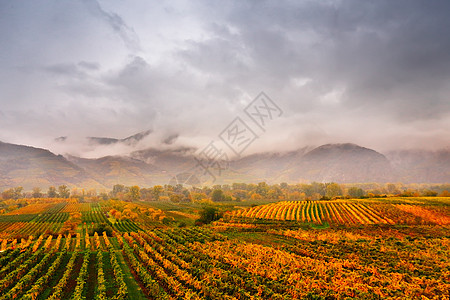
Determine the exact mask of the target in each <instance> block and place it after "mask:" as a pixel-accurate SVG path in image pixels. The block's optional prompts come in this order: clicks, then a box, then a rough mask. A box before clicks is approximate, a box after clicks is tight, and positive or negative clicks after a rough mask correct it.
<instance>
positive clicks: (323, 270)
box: [0, 200, 450, 300]
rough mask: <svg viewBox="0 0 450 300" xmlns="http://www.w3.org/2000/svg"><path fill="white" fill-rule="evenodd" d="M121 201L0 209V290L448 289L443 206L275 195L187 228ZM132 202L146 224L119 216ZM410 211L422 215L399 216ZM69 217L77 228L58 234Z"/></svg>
mask: <svg viewBox="0 0 450 300" xmlns="http://www.w3.org/2000/svg"><path fill="white" fill-rule="evenodd" d="M72 204H73V203H72ZM86 204H89V208H90V210H87V208H88V206H87V205H86ZM119 204H121V205H123V207H122V210H121V211H120V209H121V208H120V207H119V205H118V203H112V205H114V207H116V209H117V210H116V211H115V212H111V209H109V210H106V209H104V207H108V206H107V205H105V203H103V204H102V205H99V204H98V203H83V205H79V206H77V207H76V206H74V205H71V207H70V212H69V211H66V210H65V209H66V208H67V205H65V204H64V203H60V204H58V206H51V207H49V208H47V210H45V211H43V212H41V213H39V214H31V215H29V214H23V215H7V216H0V220H2V219H1V218H4V219H3V220H4V222H0V223H1V224H0V226H1V227H0V229H1V232H2V234H5V236H4V237H0V247H1V249H0V251H1V252H0V300H2V299H123V300H125V299H447V298H448V296H449V290H450V260H449V259H448V257H449V253H450V231H449V227H448V225H446V224H444V223H443V221H442V220H445V217H448V215H447V211H448V209H447V206H446V204H442V203H435V205H432V204H431V203H429V202H426V201H425V202H421V203H414V202H403V203H402V202H398V201H396V202H395V203H381V202H379V201H375V200H373V201H372V200H370V201H360V202H358V201H347V202H345V201H335V202H333V201H324V202H321V203H312V202H309V203H308V202H303V203H302V202H279V203H273V204H269V205H261V206H259V207H252V208H248V209H241V210H236V211H234V212H229V213H228V214H226V215H225V217H224V218H223V219H221V220H219V221H216V222H214V223H213V224H211V225H208V226H203V227H184V228H178V227H171V226H170V225H166V226H163V225H162V223H159V224H160V225H158V226H153V225H154V224H155V223H154V220H153V219H152V218H150V217H149V216H150V215H151V213H152V212H153V211H152V210H148V208H145V209H143V208H142V207H140V206H139V205H137V204H133V205H134V206H133V207H132V206H127V204H126V203H119ZM68 205H69V204H68ZM417 205H418V206H417ZM399 206H400V208H399ZM416 206H417V207H416ZM108 208H111V206H109V207H108ZM127 209H129V210H130V211H131V212H133V213H135V214H136V216H137V220H139V223H138V222H134V221H132V220H127V219H119V218H115V217H119V216H123V215H131V216H133V217H136V216H135V215H133V214H129V212H128V211H126V210H127ZM383 209H385V210H383ZM391 210H392V211H391ZM119 211H120V212H121V214H118V213H117V212H119ZM384 212H388V213H386V214H384ZM113 213H114V214H115V217H112V216H110V214H111V215H112V214H113ZM158 213H159V214H160V213H163V212H158ZM395 213H398V215H395ZM141 214H142V215H141ZM403 214H406V216H409V217H410V216H412V217H411V218H412V219H411V220H410V221H411V222H413V221H414V222H416V223H414V224H413V225H411V224H410V225H397V222H398V220H399V218H400V217H401V216H404V215H403ZM143 216H147V217H148V218H149V220H150V221H149V223H141V222H144V219H143V218H142V217H143ZM394 216H395V218H394ZM19 217H20V218H19ZM417 218H419V219H417ZM110 219H113V221H114V224H112V222H111V223H108V222H109V220H110ZM255 220H256V221H257V222H255ZM297 220H299V221H297ZM339 220H345V221H346V222H348V221H350V220H352V222H351V223H349V224H345V225H346V226H342V222H338V221H339ZM383 220H384V221H383ZM424 220H426V222H425V221H424ZM107 221H108V222H107ZM422 221H424V222H425V223H423V222H422ZM8 222H9V223H8ZM325 222H326V223H328V222H331V223H330V224H327V225H325V224H324V223H325ZM321 223H323V224H321ZM394 223H395V224H394ZM440 223H441V224H440ZM68 224H72V225H74V226H75V227H73V228H74V231H73V233H70V232H69V231H64V232H65V233H62V229H61V228H60V227H61V226H63V227H64V228H69V227H70V226H69V225H68ZM140 224H144V225H145V227H146V228H142V227H144V226H142V227H141V226H140ZM99 225H102V226H106V227H108V228H109V229H108V230H107V231H108V232H107V231H99V230H98V229H99V228H106V227H102V226H100V227H99ZM51 226H53V227H51ZM58 226H59V227H58ZM151 226H153V227H151ZM314 228H316V229H314ZM8 230H9V231H8Z"/></svg>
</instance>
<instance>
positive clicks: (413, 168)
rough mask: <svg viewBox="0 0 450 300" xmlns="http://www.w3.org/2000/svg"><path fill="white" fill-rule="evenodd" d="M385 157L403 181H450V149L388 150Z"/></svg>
mask: <svg viewBox="0 0 450 300" xmlns="http://www.w3.org/2000/svg"><path fill="white" fill-rule="evenodd" d="M386 157H387V158H388V159H389V161H390V162H391V164H392V166H393V167H394V168H395V169H396V170H397V171H398V173H399V175H400V177H401V178H402V182H404V183H427V182H450V150H449V149H441V150H438V151H423V150H402V151H390V152H388V153H387V154H386Z"/></svg>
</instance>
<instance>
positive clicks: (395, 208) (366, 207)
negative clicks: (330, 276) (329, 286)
mask: <svg viewBox="0 0 450 300" xmlns="http://www.w3.org/2000/svg"><path fill="white" fill-rule="evenodd" d="M437 207H438V209H437V208H436V206H429V205H409V204H390V203H383V202H373V201H367V202H362V201H358V202H355V201H282V202H276V203H271V204H268V205H260V206H256V207H251V208H248V209H243V210H234V211H232V212H230V213H229V214H227V216H228V217H230V218H243V219H262V220H264V219H267V220H280V221H298V222H310V223H316V224H323V223H328V224H339V225H350V226H351V225H368V224H391V225H394V224H411V225H412V224H437V225H448V224H450V214H449V213H450V210H449V209H448V206H445V207H441V206H437ZM439 208H440V209H439Z"/></svg>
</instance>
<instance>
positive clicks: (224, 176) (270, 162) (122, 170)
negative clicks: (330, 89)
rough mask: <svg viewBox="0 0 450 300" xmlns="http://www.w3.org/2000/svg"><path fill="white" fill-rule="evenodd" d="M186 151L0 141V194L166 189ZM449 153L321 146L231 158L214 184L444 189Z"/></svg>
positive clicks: (186, 161)
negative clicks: (16, 189)
mask: <svg viewBox="0 0 450 300" xmlns="http://www.w3.org/2000/svg"><path fill="white" fill-rule="evenodd" d="M197 152H198V151H196V149H194V148H188V147H182V148H175V149H156V148H148V149H144V150H138V151H132V152H131V153H129V154H128V155H115V156H104V157H99V158H90V159H88V158H81V157H77V156H73V155H67V156H66V157H64V156H61V155H56V154H54V153H52V152H50V151H48V150H46V149H41V148H34V147H29V146H22V145H15V144H8V143H3V142H0V188H3V189H5V188H8V187H13V186H23V187H24V188H25V189H26V190H31V189H32V188H33V187H36V186H38V187H41V188H48V186H51V185H54V186H57V185H61V184H66V185H68V186H70V187H79V188H98V189H109V188H111V187H112V186H113V185H114V184H116V183H121V184H125V185H139V186H141V187H150V186H153V185H157V184H162V185H164V184H169V182H170V180H171V179H172V178H173V177H175V176H176V175H178V174H181V173H186V172H189V171H190V170H192V168H193V167H194V166H195V165H196V162H197V160H196V158H197V159H198V158H199V157H198V153H197ZM449 170H450V151H449V150H448V149H442V150H439V151H425V150H421V151H419V150H399V151H391V152H389V153H386V154H385V155H384V154H381V153H379V152H377V151H375V150H372V149H368V148H365V147H361V146H358V145H355V144H350V143H345V144H326V145H322V146H319V147H304V148H300V149H298V150H295V151H289V152H284V153H280V152H263V153H257V154H252V155H247V156H243V157H241V158H233V159H231V160H230V161H229V167H228V168H227V169H225V170H222V172H221V174H220V176H217V178H216V181H215V182H211V181H206V182H202V184H225V183H228V184H229V183H232V182H247V183H251V182H253V183H254V182H260V181H266V182H268V183H280V182H288V183H298V182H311V181H317V182H337V183H363V182H380V183H385V182H403V183H447V182H450V171H449Z"/></svg>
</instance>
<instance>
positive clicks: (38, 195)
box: [31, 187, 43, 198]
mask: <svg viewBox="0 0 450 300" xmlns="http://www.w3.org/2000/svg"><path fill="white" fill-rule="evenodd" d="M31 195H32V196H33V198H42V196H43V194H42V190H41V188H39V187H35V188H33V192H32V194H31Z"/></svg>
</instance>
